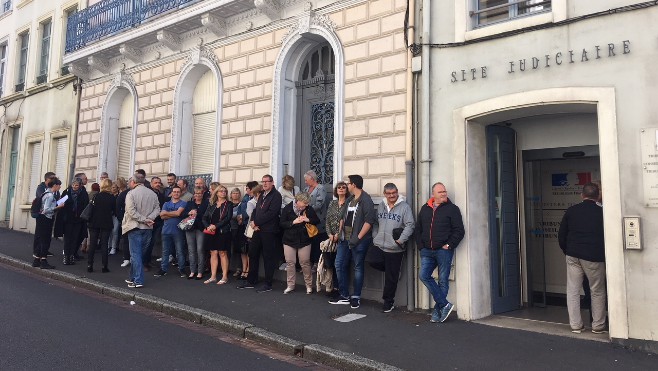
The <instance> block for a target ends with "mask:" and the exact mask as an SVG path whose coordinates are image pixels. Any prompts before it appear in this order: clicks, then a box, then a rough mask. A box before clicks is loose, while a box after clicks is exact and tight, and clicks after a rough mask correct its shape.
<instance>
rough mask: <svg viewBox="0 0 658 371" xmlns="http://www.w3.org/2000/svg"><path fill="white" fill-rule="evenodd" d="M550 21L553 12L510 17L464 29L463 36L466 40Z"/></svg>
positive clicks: (551, 20)
mask: <svg viewBox="0 0 658 371" xmlns="http://www.w3.org/2000/svg"><path fill="white" fill-rule="evenodd" d="M552 22H553V12H547V13H541V14H536V15H532V16H526V17H522V18H517V19H511V20H509V21H506V22H501V23H496V24H492V25H489V26H482V27H481V28H477V29H474V30H470V31H466V34H465V35H464V36H465V39H466V40H467V41H468V40H474V39H479V38H482V37H487V36H492V35H496V34H500V33H503V32H508V31H514V30H518V29H521V28H526V27H532V26H537V25H540V24H545V23H552Z"/></svg>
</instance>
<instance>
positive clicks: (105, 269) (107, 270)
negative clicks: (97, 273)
mask: <svg viewBox="0 0 658 371" xmlns="http://www.w3.org/2000/svg"><path fill="white" fill-rule="evenodd" d="M101 272H103V273H110V270H109V269H107V267H103V269H101Z"/></svg>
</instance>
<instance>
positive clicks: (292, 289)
mask: <svg viewBox="0 0 658 371" xmlns="http://www.w3.org/2000/svg"><path fill="white" fill-rule="evenodd" d="M293 291H295V288H294V287H286V289H285V290H283V293H284V294H290V293H291V292H293Z"/></svg>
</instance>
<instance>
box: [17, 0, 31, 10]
mask: <svg viewBox="0 0 658 371" xmlns="http://www.w3.org/2000/svg"><path fill="white" fill-rule="evenodd" d="M31 2H32V0H23V1H20V2H19V3H18V4H16V9H21V8H22V7H24V6H25V5H27V4H29V3H31Z"/></svg>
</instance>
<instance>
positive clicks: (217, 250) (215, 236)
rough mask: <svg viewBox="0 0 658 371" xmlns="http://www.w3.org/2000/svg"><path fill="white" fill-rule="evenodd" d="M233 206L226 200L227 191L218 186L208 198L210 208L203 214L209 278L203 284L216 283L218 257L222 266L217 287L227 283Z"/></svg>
mask: <svg viewBox="0 0 658 371" xmlns="http://www.w3.org/2000/svg"><path fill="white" fill-rule="evenodd" d="M232 217H233V204H232V203H231V202H230V201H229V200H228V190H227V189H226V187H224V186H223V185H219V186H218V187H217V189H216V190H215V192H214V193H213V194H212V196H211V197H210V206H208V210H206V212H205V213H204V214H203V225H204V226H205V229H204V230H203V233H205V234H206V236H204V239H205V241H206V242H205V244H206V246H207V248H208V250H210V278H209V279H207V280H206V281H204V283H205V284H208V283H212V282H216V281H217V268H218V267H217V266H218V256H219V259H221V264H222V279H221V280H219V282H217V284H218V285H224V284H226V283H227V282H228V250H229V249H230V248H231V218H232Z"/></svg>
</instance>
